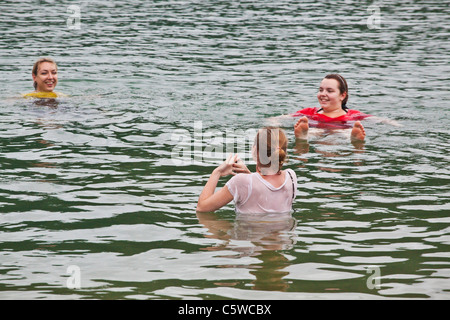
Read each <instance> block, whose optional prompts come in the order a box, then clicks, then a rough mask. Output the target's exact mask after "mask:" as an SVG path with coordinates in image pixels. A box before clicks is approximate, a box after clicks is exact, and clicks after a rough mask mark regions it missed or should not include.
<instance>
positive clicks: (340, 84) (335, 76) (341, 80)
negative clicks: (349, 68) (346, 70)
mask: <svg viewBox="0 0 450 320" xmlns="http://www.w3.org/2000/svg"><path fill="white" fill-rule="evenodd" d="M324 79H334V80H336V81H337V82H338V87H339V92H340V93H341V94H342V93H344V92H345V93H346V95H345V98H344V100H342V105H341V107H342V109H343V110H345V111H346V112H347V110H348V108H347V101H348V85H347V81H346V80H345V78H344V77H343V76H341V75H340V74H337V73H332V74H328V75H326V76H325V78H324Z"/></svg>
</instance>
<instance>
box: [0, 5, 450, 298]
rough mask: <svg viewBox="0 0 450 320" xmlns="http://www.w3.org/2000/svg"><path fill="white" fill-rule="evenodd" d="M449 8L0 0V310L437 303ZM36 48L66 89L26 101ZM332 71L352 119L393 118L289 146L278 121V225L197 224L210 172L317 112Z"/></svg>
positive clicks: (444, 227)
mask: <svg viewBox="0 0 450 320" xmlns="http://www.w3.org/2000/svg"><path fill="white" fill-rule="evenodd" d="M449 14H450V9H449V6H448V4H446V3H445V2H442V1H402V2H397V1H392V0H385V1H379V2H377V1H375V2H365V1H364V2H361V1H353V0H346V1H322V2H316V1H275V2H274V1H268V0H262V1H248V2H247V1H165V0H163V1H136V0H134V1H123V0H120V1H80V2H77V3H76V4H75V2H74V1H45V0H36V1H12V0H3V1H1V3H0V17H1V19H0V74H1V89H2V90H1V91H0V106H1V111H0V172H1V174H0V262H1V267H0V299H391V298H420V299H449V298H450V259H449V258H450V251H449V245H450V228H449V226H450V215H449V212H450V204H449V199H450V188H449V182H450V168H449V167H450V166H449V154H448V150H449V149H450V143H449V138H450V130H449V128H450V108H449V107H448V101H447V98H448V96H449V89H448V88H449V80H450V79H449V74H450V68H449V56H450V55H449V52H450V45H449V41H448V39H449V24H448V22H449V17H450V15H449ZM41 56H50V57H53V58H54V59H56V61H57V62H58V68H59V83H58V86H57V89H56V91H59V92H63V93H65V94H68V95H70V97H69V98H62V99H57V100H54V101H45V100H44V101H42V100H41V101H40V100H26V99H23V98H21V94H23V93H27V92H31V91H32V90H33V86H32V80H31V68H32V65H33V63H34V61H35V60H36V59H37V58H39V57H41ZM328 73H340V74H342V75H343V76H344V77H346V79H347V81H348V85H349V88H350V92H349V94H350V98H349V103H348V106H349V107H350V108H353V109H358V110H361V111H363V112H365V113H369V114H372V115H376V116H378V117H380V118H386V119H391V120H395V121H397V122H399V123H400V124H401V126H394V125H391V124H388V123H383V122H376V121H372V120H369V119H368V120H364V121H363V125H364V127H365V130H366V133H367V138H366V141H365V143H364V145H359V146H354V145H353V144H351V143H350V142H349V141H348V139H346V138H345V137H343V136H342V135H343V133H342V132H326V133H325V134H324V135H322V136H320V137H318V138H316V139H312V140H310V141H309V143H304V144H299V143H296V142H295V141H294V134H293V128H292V125H293V123H294V120H283V121H282V122H281V123H280V125H281V126H282V127H283V128H284V129H285V130H286V133H287V135H288V137H289V139H290V143H289V162H288V163H287V164H286V167H287V168H291V169H293V170H295V172H296V174H297V177H298V195H297V199H296V201H295V205H294V208H295V212H294V213H293V215H292V219H290V220H286V221H284V222H277V223H267V222H262V221H245V220H240V219H236V214H235V213H234V206H233V204H230V205H228V206H226V207H224V208H222V209H221V210H218V211H217V212H216V213H214V214H201V215H200V214H198V215H197V214H196V212H195V207H196V203H197V200H198V196H199V194H200V192H201V190H202V188H203V186H204V184H205V183H206V181H207V178H208V177H209V174H210V173H211V172H212V170H213V169H214V168H215V166H216V165H218V164H219V163H220V162H221V161H222V160H224V159H225V157H226V155H227V154H228V152H229V151H230V150H231V151H236V152H243V153H246V152H247V151H246V150H249V148H250V147H251V143H252V139H253V136H252V134H253V133H254V132H255V130H256V129H258V128H259V127H261V126H263V125H265V124H267V121H268V119H269V118H271V117H275V116H278V115H282V114H288V113H293V112H295V111H297V110H299V109H300V108H305V107H314V106H317V105H318V103H317V99H316V92H317V89H318V86H319V83H320V81H321V80H322V78H323V77H324V76H325V75H326V74H328ZM248 164H249V167H250V169H251V170H254V163H252V162H251V161H250V160H249V162H248ZM226 180H227V179H226V178H223V179H222V180H221V181H220V183H219V185H220V186H222V185H223V184H224V183H225V182H226Z"/></svg>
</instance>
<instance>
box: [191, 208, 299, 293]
mask: <svg viewBox="0 0 450 320" xmlns="http://www.w3.org/2000/svg"><path fill="white" fill-rule="evenodd" d="M197 217H198V219H199V222H200V223H201V224H203V225H204V226H205V228H207V229H208V234H207V235H206V237H209V238H210V237H213V238H216V239H219V240H223V241H222V242H221V244H220V245H219V246H214V247H208V248H203V250H209V251H222V250H231V251H232V252H233V253H236V254H237V255H236V256H235V257H236V258H239V257H242V256H251V257H255V258H257V260H258V261H259V262H258V263H252V264H251V265H248V266H246V268H249V269H250V270H251V271H250V273H251V274H252V275H253V276H255V280H254V281H252V283H251V285H252V289H254V290H274V291H286V290H287V288H288V286H289V285H288V282H287V281H286V280H284V279H283V278H284V277H285V276H286V275H288V274H289V273H288V272H285V271H283V269H284V268H285V267H286V266H288V265H289V261H288V259H287V258H286V256H285V255H284V254H283V253H282V252H281V251H280V250H290V249H292V248H293V247H294V244H295V241H296V240H295V228H296V220H295V219H294V218H293V217H292V215H291V214H280V215H276V214H253V215H248V214H240V215H238V217H237V218H236V219H235V220H234V221H233V222H230V221H227V220H223V219H220V217H219V215H218V214H215V213H197ZM222 267H224V268H227V267H228V268H235V267H239V266H235V265H229V266H222Z"/></svg>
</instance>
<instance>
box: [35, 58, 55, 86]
mask: <svg viewBox="0 0 450 320" xmlns="http://www.w3.org/2000/svg"><path fill="white" fill-rule="evenodd" d="M43 62H50V63H53V64H54V65H55V67H56V70H58V65H57V64H56V62H55V60H53V59H51V58H40V59H38V60H37V61H36V62H35V63H34V65H33V69H32V70H31V73H32V74H34V75H35V76H37V72H38V70H39V66H40V65H41V63H43ZM33 86H34V89H35V90H36V89H37V83H36V81H34V83H33Z"/></svg>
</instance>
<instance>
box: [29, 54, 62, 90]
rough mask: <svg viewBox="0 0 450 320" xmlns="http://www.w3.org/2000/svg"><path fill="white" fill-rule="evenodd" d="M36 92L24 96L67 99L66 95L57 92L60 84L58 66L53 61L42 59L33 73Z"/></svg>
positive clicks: (34, 67)
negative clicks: (56, 89) (57, 86)
mask: <svg viewBox="0 0 450 320" xmlns="http://www.w3.org/2000/svg"><path fill="white" fill-rule="evenodd" d="M31 76H32V77H33V86H34V91H33V92H30V93H27V94H24V95H23V96H24V97H25V98H58V97H66V95H65V94H62V93H59V92H55V91H54V90H55V87H56V85H57V84H58V66H57V65H56V62H55V61H54V60H53V59H50V58H40V59H39V60H37V61H36V62H35V63H34V65H33V69H32V71H31Z"/></svg>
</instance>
